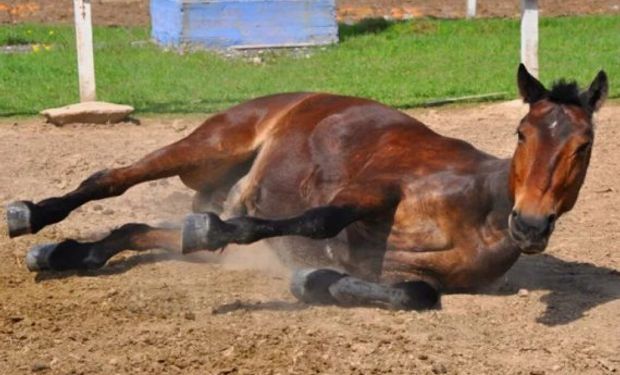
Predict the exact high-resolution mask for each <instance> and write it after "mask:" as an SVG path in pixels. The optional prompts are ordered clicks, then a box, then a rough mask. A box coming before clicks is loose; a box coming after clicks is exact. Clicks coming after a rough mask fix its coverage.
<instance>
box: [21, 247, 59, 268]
mask: <svg viewBox="0 0 620 375" xmlns="http://www.w3.org/2000/svg"><path fill="white" fill-rule="evenodd" d="M56 246H57V244H55V243H48V244H42V245H35V246H33V247H32V248H30V250H29V251H28V253H27V254H26V267H28V270H29V271H31V272H39V271H46V270H49V269H51V268H50V263H49V260H50V254H51V253H52V252H53V251H54V250H55V249H56Z"/></svg>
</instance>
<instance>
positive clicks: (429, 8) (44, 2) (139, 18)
mask: <svg viewBox="0 0 620 375" xmlns="http://www.w3.org/2000/svg"><path fill="white" fill-rule="evenodd" d="M539 3H540V9H541V14H542V15H543V16H565V15H579V14H620V0H588V1H583V0H541V1H540V2H539ZM92 4H93V22H94V23H95V24H97V25H121V26H128V25H147V24H148V23H149V22H150V21H149V1H148V0H92ZM336 4H337V7H338V8H337V16H338V19H339V20H340V21H354V20H359V19H362V18H367V17H391V18H395V19H403V18H408V17H422V16H428V17H441V18H456V17H464V16H465V4H466V1H465V0H336ZM519 14H520V0H511V1H496V0H480V1H478V15H479V16H480V17H518V16H519ZM25 21H28V22H47V23H58V22H60V23H69V22H73V2H72V1H71V0H0V23H10V22H25Z"/></svg>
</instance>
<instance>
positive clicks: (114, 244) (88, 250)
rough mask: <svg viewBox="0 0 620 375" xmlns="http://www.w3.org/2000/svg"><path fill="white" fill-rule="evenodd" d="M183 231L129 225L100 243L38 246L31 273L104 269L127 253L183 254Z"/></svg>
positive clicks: (32, 254) (32, 255)
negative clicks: (121, 253) (127, 251)
mask: <svg viewBox="0 0 620 375" xmlns="http://www.w3.org/2000/svg"><path fill="white" fill-rule="evenodd" d="M180 243H181V231H180V229H179V228H156V227H151V226H149V225H146V224H134V223H132V224H125V225H123V226H121V227H120V228H118V229H114V230H113V231H112V232H110V234H108V235H107V236H106V237H104V238H103V239H101V240H99V241H94V242H78V241H75V240H70V239H69V240H65V241H62V242H59V243H53V244H44V245H36V246H34V247H33V248H32V249H30V251H29V252H28V254H27V255H26V265H27V266H28V269H29V270H30V271H44V270H53V271H65V270H87V269H96V268H100V267H102V266H103V265H104V264H105V263H106V262H107V261H108V260H109V259H110V258H112V257H113V256H114V255H116V254H118V253H120V252H121V251H123V250H137V251H142V250H150V249H166V250H169V251H176V252H178V251H179V250H180V246H179V245H180Z"/></svg>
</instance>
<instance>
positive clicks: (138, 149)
mask: <svg viewBox="0 0 620 375" xmlns="http://www.w3.org/2000/svg"><path fill="white" fill-rule="evenodd" d="M523 110H524V108H523V106H522V105H519V104H515V103H514V102H510V103H499V104H486V105H471V106H461V107H449V108H441V109H419V110H414V111H411V113H412V114H413V115H414V116H416V117H418V118H419V119H421V120H423V121H424V122H426V123H427V124H429V125H430V126H431V127H433V128H434V129H436V130H438V131H440V132H441V133H444V134H448V135H452V136H457V137H462V138H465V139H467V140H469V141H471V142H473V143H474V144H475V145H477V146H479V147H480V148H482V149H483V150H487V151H489V152H492V153H495V154H497V155H503V156H509V155H510V153H511V150H512V148H513V146H514V144H515V136H514V129H515V127H516V125H517V123H518V121H519V119H520V116H521V115H522V113H523ZM204 117H205V116H196V115H193V116H189V117H146V118H142V125H139V126H138V125H133V124H129V123H127V124H119V125H115V126H94V125H74V126H66V127H64V128H56V127H53V126H51V125H46V124H44V123H43V121H42V120H41V119H38V118H29V119H0V161H1V163H2V173H1V176H0V201H2V202H3V203H5V202H9V201H12V200H15V199H35V200H39V199H42V198H45V197H48V196H50V195H57V194H61V193H63V192H66V191H67V190H69V189H71V188H73V187H75V186H76V185H77V184H78V183H79V182H80V181H81V180H82V179H83V178H85V177H87V176H88V175H90V174H91V173H92V172H94V171H96V170H99V169H101V168H105V167H116V166H122V165H126V164H128V163H130V162H132V161H134V160H136V159H137V158H138V157H140V156H142V155H144V154H145V153H146V152H148V151H151V150H154V149H156V148H158V147H160V146H163V145H165V144H167V143H169V142H171V141H174V140H176V139H178V138H180V137H182V136H184V135H186V134H188V133H189V132H190V131H191V130H192V128H194V127H195V126H197V125H198V124H199V123H200V120H201V119H202V118H204ZM618 118H620V103H618V102H617V101H616V102H615V103H608V105H607V106H606V107H604V108H603V109H602V111H601V112H600V114H599V116H598V134H597V140H596V142H595V147H594V155H593V158H592V164H591V168H590V172H589V175H588V178H587V181H586V184H585V186H584V187H583V190H582V193H581V196H580V200H579V202H578V204H577V206H576V208H575V209H574V210H573V211H572V212H571V213H569V214H568V215H566V216H564V217H562V219H561V220H560V222H559V224H558V228H557V230H556V233H555V235H554V237H553V238H552V241H551V244H550V246H549V248H548V250H547V252H546V253H545V254H544V255H537V256H524V257H522V259H521V260H520V261H519V262H518V263H517V265H516V266H515V267H514V268H513V269H512V270H511V271H510V272H509V274H507V275H506V277H504V278H502V279H501V280H499V281H498V282H497V283H496V284H495V285H493V286H492V287H491V288H489V289H488V290H486V291H483V292H481V293H479V294H476V295H471V294H457V295H446V296H444V297H443V308H442V309H441V310H436V311H430V312H421V313H419V312H397V311H388V310H383V309H378V308H338V307H311V306H306V305H303V304H298V303H297V302H296V301H295V300H294V299H293V297H292V296H291V295H290V294H289V292H288V273H287V272H286V270H285V269H284V268H283V267H282V266H280V265H278V264H277V262H276V260H275V259H274V258H273V257H272V256H270V255H269V253H268V252H267V251H266V250H265V249H261V248H260V247H259V246H258V247H245V248H237V249H229V250H226V252H224V253H223V254H222V255H215V256H213V255H198V256H192V257H182V256H180V255H169V254H165V253H162V252H157V251H153V252H147V253H142V254H136V253H131V252H126V253H123V254H121V255H120V256H117V257H116V258H114V259H113V260H112V262H111V264H109V265H108V266H106V267H105V268H103V269H101V270H99V271H96V272H89V273H81V274H76V273H43V274H39V275H37V274H33V273H29V272H28V271H27V270H26V267H25V265H24V263H23V258H24V254H25V253H26V251H27V249H28V248H29V247H30V246H32V245H34V244H37V243H42V242H50V241H59V240H61V239H63V238H66V237H72V238H90V237H91V236H92V235H93V234H94V233H102V232H105V231H107V230H109V229H111V228H113V227H115V226H118V225H120V224H122V223H125V222H128V221H146V222H148V223H157V222H158V221H160V220H162V219H167V218H172V217H177V216H182V215H184V214H185V213H187V212H188V210H189V208H190V200H191V196H190V191H188V190H187V189H185V188H184V187H182V185H181V184H180V182H179V181H178V180H177V179H170V180H162V181H158V182H152V183H147V184H144V185H142V186H138V187H135V188H133V189H131V190H130V191H128V192H127V193H126V194H125V195H124V196H122V197H120V198H115V199H110V200H105V201H99V202H93V203H89V204H87V205H86V206H84V207H82V208H81V209H79V210H78V211H77V212H75V213H74V214H72V215H71V216H70V217H69V218H68V219H67V220H66V221H64V222H62V223H60V224H57V225H55V226H51V227H48V228H46V229H44V230H43V231H41V232H40V233H39V234H37V235H33V236H26V237H21V238H18V239H15V240H10V239H9V238H8V237H7V236H6V224H5V222H4V220H3V219H2V221H1V223H0V374H27V373H31V372H38V373H43V374H117V373H118V374H143V373H150V374H160V373H162V374H163V373H166V374H168V373H170V374H176V373H179V374H221V375H223V374H339V375H342V374H444V373H445V374H612V373H619V372H620V328H619V327H620V273H619V270H620V245H619V243H618V241H619V240H620V238H619V233H620V213H619V211H620V173H619V172H620V127H619V126H618V125H619V124H618V120H617V119H618ZM0 211H2V212H0V214H1V215H2V217H4V212H3V209H1V210H0ZM519 290H520V291H519Z"/></svg>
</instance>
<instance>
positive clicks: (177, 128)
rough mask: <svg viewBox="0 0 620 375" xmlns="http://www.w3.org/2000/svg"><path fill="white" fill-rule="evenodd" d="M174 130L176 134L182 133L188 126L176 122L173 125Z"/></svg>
mask: <svg viewBox="0 0 620 375" xmlns="http://www.w3.org/2000/svg"><path fill="white" fill-rule="evenodd" d="M172 129H174V131H175V132H182V131H183V130H185V129H187V125H186V124H184V123H182V122H180V121H175V122H173V123H172Z"/></svg>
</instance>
